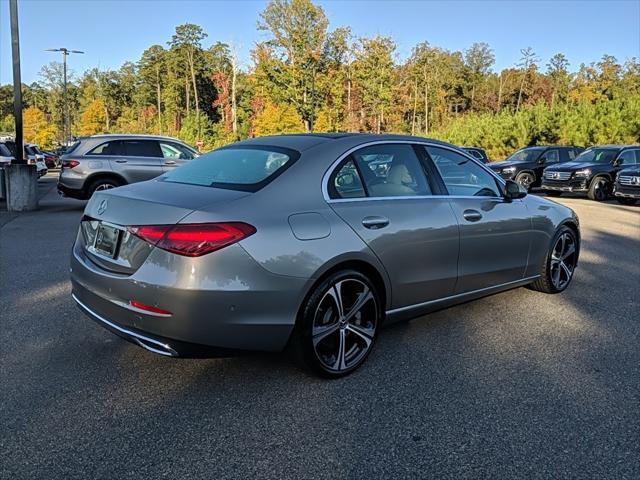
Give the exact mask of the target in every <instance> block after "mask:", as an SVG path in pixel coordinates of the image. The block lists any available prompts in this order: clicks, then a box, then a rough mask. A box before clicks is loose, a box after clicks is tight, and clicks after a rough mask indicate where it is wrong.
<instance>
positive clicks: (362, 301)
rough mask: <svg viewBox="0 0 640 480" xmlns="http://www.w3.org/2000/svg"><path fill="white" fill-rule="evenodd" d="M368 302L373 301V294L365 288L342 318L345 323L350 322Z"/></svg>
mask: <svg viewBox="0 0 640 480" xmlns="http://www.w3.org/2000/svg"><path fill="white" fill-rule="evenodd" d="M370 300H373V293H371V290H369V289H368V288H367V287H366V286H365V287H364V291H363V292H362V293H361V294H360V295H359V296H358V300H356V303H355V304H354V305H353V307H351V309H350V310H349V311H348V312H347V313H346V315H345V316H344V319H345V321H347V322H348V321H350V320H351V319H352V318H353V317H354V316H355V315H356V313H358V312H359V311H360V310H362V307H364V306H365V305H366V304H367V302H369V301H370Z"/></svg>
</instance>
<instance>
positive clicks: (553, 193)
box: [544, 190, 562, 197]
mask: <svg viewBox="0 0 640 480" xmlns="http://www.w3.org/2000/svg"><path fill="white" fill-rule="evenodd" d="M544 194H545V195H547V196H548V197H559V196H560V195H562V192H558V191H556V190H545V191H544Z"/></svg>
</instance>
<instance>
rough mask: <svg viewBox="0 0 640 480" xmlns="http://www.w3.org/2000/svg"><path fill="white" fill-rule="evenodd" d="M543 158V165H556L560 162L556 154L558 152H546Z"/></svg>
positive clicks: (558, 153) (558, 155)
mask: <svg viewBox="0 0 640 480" xmlns="http://www.w3.org/2000/svg"><path fill="white" fill-rule="evenodd" d="M544 158H545V163H558V162H559V161H560V152H558V150H547V153H545V154H544Z"/></svg>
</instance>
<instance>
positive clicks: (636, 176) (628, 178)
mask: <svg viewBox="0 0 640 480" xmlns="http://www.w3.org/2000/svg"><path fill="white" fill-rule="evenodd" d="M613 193H614V195H615V197H616V200H617V201H618V202H620V203H622V204H623V205H634V204H635V203H636V202H637V201H638V200H640V150H636V166H634V167H629V168H625V169H623V170H620V171H619V172H618V175H617V176H616V181H615V185H614V188H613Z"/></svg>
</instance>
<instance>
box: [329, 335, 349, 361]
mask: <svg viewBox="0 0 640 480" xmlns="http://www.w3.org/2000/svg"><path fill="white" fill-rule="evenodd" d="M346 337H347V333H346V331H345V330H342V329H341V330H340V341H339V346H338V354H337V355H336V360H335V362H334V363H333V366H332V367H333V369H334V370H342V369H344V368H346V367H347V365H346V364H345V354H346V351H347V338H346Z"/></svg>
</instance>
